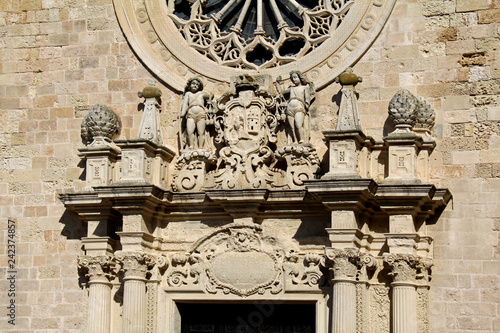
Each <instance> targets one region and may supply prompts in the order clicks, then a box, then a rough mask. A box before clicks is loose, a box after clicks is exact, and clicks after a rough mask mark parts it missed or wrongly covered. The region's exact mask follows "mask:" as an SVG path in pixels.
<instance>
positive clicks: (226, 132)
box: [173, 72, 320, 191]
mask: <svg viewBox="0 0 500 333" xmlns="http://www.w3.org/2000/svg"><path fill="white" fill-rule="evenodd" d="M292 76H293V77H295V79H296V84H297V85H296V86H294V87H293V89H290V91H289V92H288V95H287V96H290V100H289V102H288V104H287V106H286V107H285V109H286V110H284V111H283V112H284V113H283V114H280V113H279V112H280V111H277V102H276V97H275V96H274V95H273V94H272V93H271V92H270V91H268V90H265V89H262V88H261V86H260V83H259V80H261V81H262V80H264V81H265V80H268V81H270V79H269V77H268V76H267V77H265V78H264V79H262V78H261V77H254V76H250V75H241V76H239V77H237V78H236V79H235V84H234V85H235V92H228V93H226V94H224V95H222V97H220V98H219V99H217V103H216V104H215V105H214V106H213V108H212V109H210V110H211V111H209V109H207V104H206V102H208V101H209V100H211V98H212V96H209V95H207V94H200V93H202V91H201V90H200V88H199V87H200V84H201V83H200V81H199V80H197V79H193V80H191V81H188V84H187V85H186V87H187V89H191V91H187V92H186V94H185V96H184V102H183V103H184V104H183V109H182V111H181V118H186V117H187V119H186V126H187V125H188V122H190V123H191V134H188V137H189V135H192V137H191V139H189V138H188V139H187V142H188V143H189V142H193V140H194V139H193V138H194V135H195V132H193V131H198V135H199V134H200V133H202V132H203V133H204V137H203V138H201V137H198V139H199V140H201V141H198V146H197V147H192V146H191V145H190V144H188V145H187V146H184V145H182V144H181V146H183V147H184V148H183V149H181V155H180V156H179V157H178V158H177V163H176V167H175V169H174V172H173V189H174V190H175V191H201V190H207V189H223V190H232V189H247V188H252V189H261V188H270V189H290V188H292V189H294V188H300V187H301V186H303V181H304V180H310V179H314V178H315V175H316V174H317V172H318V171H319V164H320V160H319V157H318V154H317V152H316V149H315V148H314V147H312V145H311V144H309V143H308V142H305V143H304V142H303V143H299V142H292V143H291V144H286V143H285V145H284V146H282V147H279V148H278V147H277V146H278V145H282V144H283V143H282V142H278V138H277V133H278V129H279V125H280V122H283V121H284V119H285V118H286V117H289V118H292V119H291V120H289V124H291V125H292V127H291V128H295V127H294V125H293V124H294V122H295V121H296V120H297V119H298V118H300V119H302V123H301V126H300V127H301V129H300V133H301V134H300V135H298V134H293V135H292V137H296V135H298V136H297V138H299V139H300V138H303V139H304V140H306V141H308V140H309V136H308V135H309V134H308V132H307V134H304V133H306V131H304V130H303V128H302V127H304V128H305V127H307V128H308V125H307V126H305V123H304V118H305V117H306V115H307V108H308V106H309V104H310V103H311V99H312V94H313V93H314V87H313V84H312V83H310V82H309V81H307V80H306V79H305V78H304V76H303V75H300V76H299V75H298V74H297V73H296V72H293V73H292ZM304 80H306V81H304ZM193 84H194V85H195V86H194V87H193V86H192V85H193ZM299 88H300V89H299ZM294 89H295V90H296V89H299V90H300V91H296V92H294V91H295V90H294ZM195 94H200V95H199V96H198V97H196V96H195ZM294 94H295V95H294ZM299 95H300V96H299ZM282 96H283V95H282ZM191 97H192V99H193V100H192V101H191V99H190V98H191ZM280 98H281V97H280ZM198 99H199V100H198ZM285 103H287V102H286V101H285ZM294 103H295V104H294ZM209 104H210V105H212V104H211V103H209ZM191 108H196V110H197V112H198V113H197V117H199V119H198V120H199V121H200V122H203V123H204V125H203V126H201V127H196V124H195V120H194V115H193V114H192V115H191V116H189V112H191V111H190V110H191ZM288 108H292V109H293V110H294V111H293V112H292V111H287V110H288ZM278 109H279V106H278ZM193 112H194V111H193ZM299 114H300V116H299ZM290 115H292V116H290ZM293 115H294V116H293ZM190 117H191V118H190ZM294 117H295V118H294ZM297 117H298V118H297ZM212 124H213V129H210V130H207V128H206V126H205V125H210V126H211V125H212ZM200 128H201V129H200ZM186 129H187V127H185V126H181V128H180V130H179V131H180V133H183V132H186ZM296 129H297V128H296ZM187 132H190V131H189V130H188V131H187ZM297 133H299V131H298V130H297ZM304 135H305V136H304ZM183 138H185V135H181V137H180V139H181V142H183V140H184V139H183ZM295 141H297V140H295ZM299 141H303V140H299ZM202 143H203V145H204V148H203V149H200V148H199V146H200V145H201V144H202Z"/></svg>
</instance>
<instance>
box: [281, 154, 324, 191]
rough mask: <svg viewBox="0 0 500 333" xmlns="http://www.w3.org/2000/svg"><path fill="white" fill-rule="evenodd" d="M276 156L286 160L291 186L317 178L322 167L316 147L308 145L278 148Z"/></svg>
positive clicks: (288, 181) (298, 185)
mask: <svg viewBox="0 0 500 333" xmlns="http://www.w3.org/2000/svg"><path fill="white" fill-rule="evenodd" d="M276 158H278V159H282V160H285V161H286V166H287V168H286V179H287V184H288V185H289V186H290V188H296V187H300V186H302V185H303V184H304V180H311V179H314V178H315V174H316V173H318V171H319V168H320V160H319V156H318V153H317V152H316V149H314V148H313V147H309V146H307V145H289V146H285V147H282V148H278V149H277V150H276Z"/></svg>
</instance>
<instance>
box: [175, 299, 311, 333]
mask: <svg viewBox="0 0 500 333" xmlns="http://www.w3.org/2000/svg"><path fill="white" fill-rule="evenodd" d="M177 306H178V309H179V313H180V317H181V326H182V328H181V332H182V333H314V332H315V322H316V306H315V304H311V303H309V304H304V303H300V304H289V303H285V304H283V303H278V304H277V303H276V302H269V301H267V302H252V303H197V304H193V303H177Z"/></svg>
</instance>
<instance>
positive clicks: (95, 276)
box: [78, 256, 115, 284]
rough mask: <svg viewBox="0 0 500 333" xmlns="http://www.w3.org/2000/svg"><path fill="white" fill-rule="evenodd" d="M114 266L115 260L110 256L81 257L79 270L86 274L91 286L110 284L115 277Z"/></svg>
mask: <svg viewBox="0 0 500 333" xmlns="http://www.w3.org/2000/svg"><path fill="white" fill-rule="evenodd" d="M114 266H115V259H114V258H113V257H110V256H95V257H93V256H80V257H79V258H78V268H80V269H81V270H83V271H84V272H85V276H86V277H87V278H88V279H89V284H93V283H103V284H108V283H110V281H111V279H113V275H114V274H113V268H114Z"/></svg>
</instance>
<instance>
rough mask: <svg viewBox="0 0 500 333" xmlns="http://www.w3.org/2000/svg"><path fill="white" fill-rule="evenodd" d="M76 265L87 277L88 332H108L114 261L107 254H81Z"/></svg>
mask: <svg viewBox="0 0 500 333" xmlns="http://www.w3.org/2000/svg"><path fill="white" fill-rule="evenodd" d="M78 265H79V267H80V268H81V269H83V270H85V271H86V272H87V274H86V276H87V277H88V278H89V283H88V285H89V304H88V317H87V332H88V333H108V332H110V318H111V283H110V279H111V277H112V275H111V274H110V272H111V269H112V267H113V266H114V261H113V260H112V258H111V257H109V256H97V257H90V256H82V257H80V258H78Z"/></svg>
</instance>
